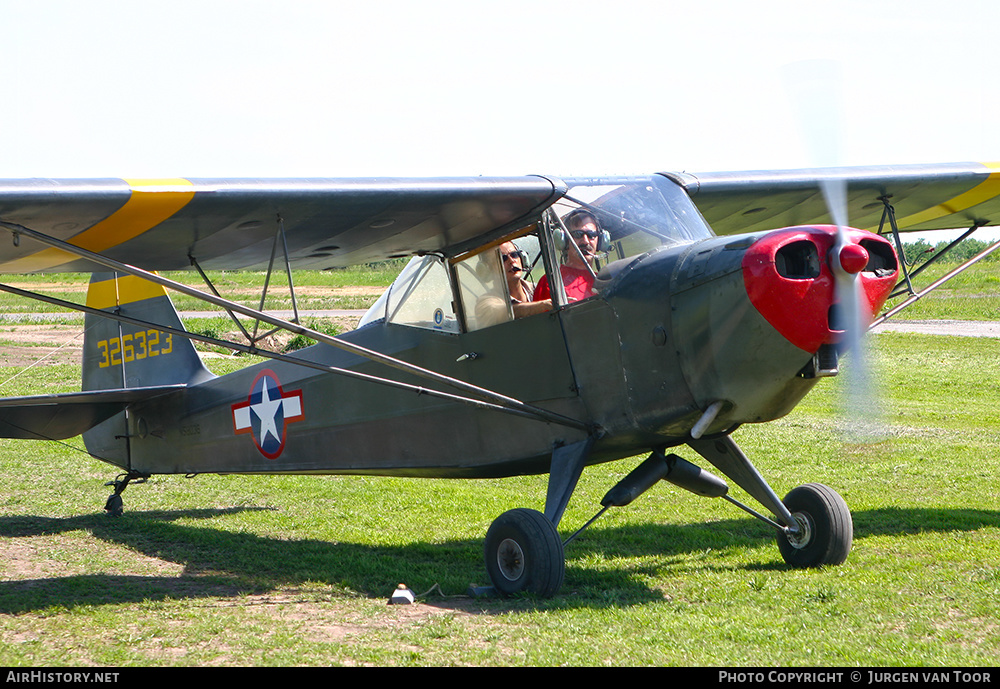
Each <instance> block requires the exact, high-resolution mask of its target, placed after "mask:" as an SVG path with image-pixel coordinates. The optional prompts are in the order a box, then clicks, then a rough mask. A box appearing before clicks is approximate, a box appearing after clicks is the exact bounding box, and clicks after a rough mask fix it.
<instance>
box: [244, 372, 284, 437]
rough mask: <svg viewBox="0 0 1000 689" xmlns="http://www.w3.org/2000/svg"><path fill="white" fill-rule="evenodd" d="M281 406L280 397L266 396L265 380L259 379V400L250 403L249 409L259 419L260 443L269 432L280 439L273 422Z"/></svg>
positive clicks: (276, 426)
mask: <svg viewBox="0 0 1000 689" xmlns="http://www.w3.org/2000/svg"><path fill="white" fill-rule="evenodd" d="M280 408H281V398H280V397H279V398H278V399H276V400H272V399H271V398H270V397H269V396H268V390H267V381H266V380H262V381H261V391H260V402H258V403H257V404H252V405H250V409H251V410H252V411H253V413H254V414H255V415H256V416H257V418H258V419H260V442H261V444H263V443H264V441H265V440H266V439H267V434H268V433H270V434H271V435H272V436H273V437H274V439H275V440H277V441H279V442H280V441H281V437H280V436H279V435H278V425H277V424H276V423H275V421H276V417H277V414H278V409H280Z"/></svg>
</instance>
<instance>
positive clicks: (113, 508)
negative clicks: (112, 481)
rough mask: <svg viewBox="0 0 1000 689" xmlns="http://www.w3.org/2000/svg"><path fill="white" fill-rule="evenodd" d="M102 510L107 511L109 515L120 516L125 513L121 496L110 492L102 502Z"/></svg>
mask: <svg viewBox="0 0 1000 689" xmlns="http://www.w3.org/2000/svg"><path fill="white" fill-rule="evenodd" d="M104 511H105V512H107V513H108V516H109V517H120V516H122V515H123V514H125V503H124V502H123V501H122V496H121V495H119V494H118V493H112V494H111V496H110V497H109V498H108V501H107V502H106V503H104Z"/></svg>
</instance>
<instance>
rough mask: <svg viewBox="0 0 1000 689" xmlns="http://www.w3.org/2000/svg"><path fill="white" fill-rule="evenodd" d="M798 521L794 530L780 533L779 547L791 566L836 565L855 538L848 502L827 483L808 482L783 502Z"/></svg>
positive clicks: (845, 555)
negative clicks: (795, 531) (796, 530)
mask: <svg viewBox="0 0 1000 689" xmlns="http://www.w3.org/2000/svg"><path fill="white" fill-rule="evenodd" d="M782 502H784V504H785V506H786V507H787V508H788V511H789V512H791V513H792V517H794V518H795V521H796V522H797V524H798V527H799V530H798V532H797V533H784V532H782V533H779V534H778V550H780V551H781V556H782V557H783V558H784V559H785V562H787V563H788V564H789V565H791V566H793V567H819V566H821V565H839V564H842V563H843V562H844V560H846V559H847V554H848V553H850V552H851V543H852V541H853V540H854V522H853V520H852V519H851V511H850V510H849V509H848V508H847V503H845V502H844V499H843V498H842V497H840V495H839V494H838V493H837V492H836V491H835V490H833V489H832V488H830V487H828V486H824V485H822V484H820V483H807V484H806V485H804V486H799V487H798V488H794V489H793V490H792V491H791V492H790V493H788V495H786V496H785V499H784V500H783V501H782Z"/></svg>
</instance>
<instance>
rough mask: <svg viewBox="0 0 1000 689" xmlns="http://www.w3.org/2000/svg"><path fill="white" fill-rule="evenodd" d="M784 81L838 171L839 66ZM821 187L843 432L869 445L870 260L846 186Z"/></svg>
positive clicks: (796, 70) (815, 68)
mask: <svg viewBox="0 0 1000 689" xmlns="http://www.w3.org/2000/svg"><path fill="white" fill-rule="evenodd" d="M785 79H786V86H787V88H788V92H789V96H790V98H791V101H792V104H793V105H794V106H795V107H796V108H797V109H798V111H799V112H798V114H799V119H800V122H801V123H802V128H803V134H804V137H805V142H806V145H807V146H808V147H809V150H810V154H811V155H812V157H813V160H814V161H815V163H816V167H819V168H832V167H836V165H837V163H838V162H839V160H838V159H839V151H840V141H839V134H840V131H841V127H840V122H839V116H840V112H841V108H840V103H841V102H842V101H841V93H840V83H841V75H840V65H839V64H838V63H836V62H833V61H820V60H815V61H806V62H798V63H794V64H791V65H788V66H786V68H785ZM819 187H820V190H821V191H822V193H823V200H824V202H825V203H826V207H827V211H828V212H829V214H830V217H831V218H832V220H833V223H834V225H835V226H836V239H835V242H834V245H833V249H832V250H831V251H830V255H829V256H828V257H827V260H828V263H829V265H830V269H831V271H832V272H833V275H834V289H835V290H836V301H837V304H838V319H839V323H838V325H839V329H840V330H842V331H843V333H844V335H843V339H842V340H841V343H840V347H839V348H838V349H839V354H840V355H841V356H843V355H844V353H845V352H850V353H851V354H850V365H849V366H848V367H846V368H845V369H843V375H844V377H845V378H846V384H845V385H844V395H845V397H846V400H845V401H844V403H843V404H842V409H843V414H844V417H845V425H844V427H843V428H842V430H843V431H844V434H845V436H846V439H848V440H850V441H851V442H873V441H876V440H877V439H878V436H879V435H880V434H881V426H882V424H881V421H880V417H881V414H880V411H879V403H878V398H877V395H876V391H875V389H874V387H873V384H872V376H871V371H870V366H869V361H870V353H869V352H868V348H867V344H868V343H867V341H866V338H865V333H866V332H867V330H868V325H869V316H870V314H869V313H868V311H869V307H868V304H867V303H866V298H865V292H864V287H863V285H862V282H861V272H862V271H863V270H864V269H865V267H866V266H867V265H868V261H869V256H868V252H867V251H866V250H865V248H864V247H863V246H861V244H859V243H857V242H856V241H854V240H853V239H852V238H851V236H850V234H849V232H848V229H849V227H850V225H849V219H848V210H847V182H846V181H845V180H844V179H838V178H832V177H824V178H821V179H820V180H819Z"/></svg>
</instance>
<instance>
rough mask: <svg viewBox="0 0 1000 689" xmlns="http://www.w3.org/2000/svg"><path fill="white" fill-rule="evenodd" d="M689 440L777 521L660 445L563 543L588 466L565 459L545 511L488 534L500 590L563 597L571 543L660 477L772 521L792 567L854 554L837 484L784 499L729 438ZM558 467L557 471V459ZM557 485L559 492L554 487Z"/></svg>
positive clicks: (493, 577)
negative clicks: (561, 530)
mask: <svg viewBox="0 0 1000 689" xmlns="http://www.w3.org/2000/svg"><path fill="white" fill-rule="evenodd" d="M689 444H690V445H691V447H692V448H694V449H695V450H697V451H698V452H699V454H701V455H702V456H703V457H704V458H705V459H707V460H709V461H710V462H712V463H713V464H714V465H715V466H716V467H718V468H719V469H720V470H722V471H723V472H724V473H725V474H726V475H727V476H729V477H730V478H731V479H732V480H733V481H735V482H736V483H737V484H738V485H739V486H740V487H741V488H743V489H744V490H745V491H747V493H749V494H750V495H751V496H752V497H754V498H755V499H757V500H758V501H759V502H760V503H761V504H762V505H763V506H764V507H765V508H768V509H769V510H770V511H771V512H772V513H773V514H774V515H776V516H775V518H774V519H772V518H769V517H766V516H764V515H762V514H760V513H758V512H756V511H754V510H753V509H751V508H749V507H747V506H746V505H744V504H742V503H740V502H738V501H736V500H734V499H733V498H732V497H730V496H729V495H728V491H729V487H728V486H727V485H726V483H725V481H723V480H722V479H720V478H718V477H717V476H715V475H713V474H711V473H709V472H707V471H705V470H703V469H701V468H699V467H697V466H695V465H694V464H692V463H690V462H688V461H687V460H685V459H682V458H681V457H678V456H677V455H674V454H670V455H664V454H663V452H662V451H661V450H656V451H654V452H653V453H652V454H651V455H650V456H649V457H648V458H647V459H646V460H645V461H644V462H643V463H642V464H640V465H639V466H638V467H636V468H635V469H634V470H633V471H632V472H631V473H630V474H629V475H628V476H626V477H625V478H624V479H622V480H621V481H620V482H619V483H618V484H616V485H615V486H614V488H612V489H611V490H610V491H608V493H607V494H606V495H605V496H604V498H603V499H602V500H601V505H602V507H601V510H600V511H599V512H598V513H597V514H596V515H595V516H594V517H593V518H592V519H591V520H590V521H588V522H587V523H586V524H584V525H583V526H582V527H581V528H580V529H579V530H578V531H576V533H574V534H573V535H571V536H570V537H569V538H567V539H566V540H565V541H563V540H561V539H560V537H559V534H558V532H557V531H556V526H557V525H558V523H559V519H560V517H561V516H562V510H563V509H564V507H565V505H566V502H567V501H568V498H569V493H571V492H572V490H573V488H575V486H576V480H577V479H578V478H579V473H578V471H580V470H582V459H583V457H580V460H581V461H580V462H578V464H580V466H577V467H570V474H569V475H566V474H565V470H566V468H567V467H566V465H565V464H562V465H560V466H561V468H560V469H559V471H557V472H554V473H553V474H552V475H550V479H549V486H550V489H549V495H548V498H547V500H546V513H545V514H542V513H541V512H537V511H535V510H530V509H515V510H510V511H509V512H504V513H503V514H501V515H500V516H499V517H497V519H496V520H495V521H494V522H493V524H492V525H491V526H490V528H489V531H487V533H486V544H485V560H486V571H487V573H488V574H489V577H490V581H491V582H492V583H493V588H494V590H495V591H496V592H497V593H499V594H500V595H504V596H509V595H513V594H518V593H528V594H534V595H537V596H539V597H549V596H552V595H555V593H556V592H558V590H559V588H560V587H561V586H562V583H563V577H564V575H565V567H566V563H565V555H564V547H565V546H566V545H567V544H568V543H569V542H570V541H572V540H573V539H574V538H576V536H577V535H578V534H579V533H580V532H582V531H583V530H584V529H586V528H587V527H588V526H590V525H591V524H592V523H593V522H594V521H595V520H596V519H597V518H598V517H600V516H601V515H602V514H603V513H604V512H605V511H606V510H607V509H609V508H610V507H623V506H625V505H627V504H629V503H630V502H632V500H634V499H635V498H637V497H638V496H639V495H641V494H642V493H643V492H645V491H646V490H648V489H649V488H651V487H652V486H653V485H655V484H656V483H658V482H659V481H660V480H664V481H669V482H670V483H673V484H675V485H677V486H679V487H681V488H684V489H686V490H689V491H691V492H693V493H696V494H697V495H701V496H704V497H713V498H714V497H721V498H723V499H725V500H727V501H728V502H731V503H733V504H734V505H736V506H737V507H739V508H740V509H743V510H745V511H746V512H748V513H749V514H751V515H753V516H755V517H757V518H758V519H760V520H761V521H763V522H765V523H767V524H769V525H770V526H772V527H773V528H775V530H776V531H777V540H778V550H779V552H780V553H781V556H782V558H783V559H784V560H785V562H786V563H787V564H788V565H790V566H792V567H796V568H809V567H820V566H823V565H839V564H842V563H843V562H844V561H845V560H846V559H847V556H848V554H849V553H850V551H851V545H852V541H853V538H854V526H853V521H852V519H851V512H850V510H849V509H848V508H847V503H845V502H844V499H843V498H841V497H840V495H838V494H837V492H836V491H834V490H833V489H832V488H829V487H828V486H824V485H822V484H819V483H809V484H806V485H804V486H799V487H798V488H795V489H794V490H792V491H791V492H789V493H788V495H786V496H785V499H784V500H779V499H778V497H777V496H776V495H775V494H774V492H773V491H772V490H771V488H770V487H769V486H768V485H767V484H766V483H765V482H764V480H763V478H761V476H760V474H759V473H758V472H757V470H756V469H755V468H754V467H753V466H752V465H751V464H750V463H749V461H748V460H747V459H746V457H745V456H744V455H743V453H742V452H741V451H740V450H739V448H738V447H736V444H735V443H734V442H733V441H732V440H730V439H729V437H728V436H725V437H724V438H716V439H713V440H711V441H705V442H701V441H698V442H691V443H689ZM570 464H572V462H571V463H570ZM553 467H554V468H557V464H556V462H553ZM553 486H556V487H557V489H556V490H553ZM553 506H554V507H553Z"/></svg>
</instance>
